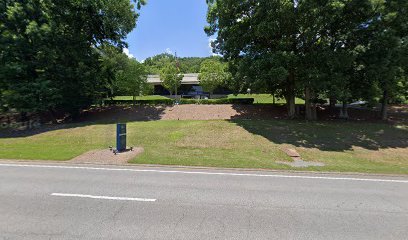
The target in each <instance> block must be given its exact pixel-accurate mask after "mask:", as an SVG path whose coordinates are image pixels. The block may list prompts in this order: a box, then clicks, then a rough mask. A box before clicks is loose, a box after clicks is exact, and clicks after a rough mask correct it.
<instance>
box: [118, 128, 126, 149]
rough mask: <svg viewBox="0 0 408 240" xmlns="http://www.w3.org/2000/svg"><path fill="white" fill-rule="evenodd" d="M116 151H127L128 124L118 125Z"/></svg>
mask: <svg viewBox="0 0 408 240" xmlns="http://www.w3.org/2000/svg"><path fill="white" fill-rule="evenodd" d="M116 151H118V152H123V151H126V124H125V123H118V124H117V125H116Z"/></svg>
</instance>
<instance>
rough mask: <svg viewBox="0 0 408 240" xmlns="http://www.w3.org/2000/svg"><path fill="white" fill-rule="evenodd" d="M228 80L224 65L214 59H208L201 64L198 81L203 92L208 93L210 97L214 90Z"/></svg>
mask: <svg viewBox="0 0 408 240" xmlns="http://www.w3.org/2000/svg"><path fill="white" fill-rule="evenodd" d="M228 78H229V73H228V72H227V70H226V65H225V64H223V63H221V62H220V61H218V60H215V59H208V60H205V61H204V62H202V63H201V68H200V74H199V75H198V79H199V80H200V85H201V86H202V87H203V89H204V91H206V92H209V93H210V96H211V95H212V94H213V92H214V90H215V89H216V88H217V87H219V86H222V85H223V84H225V82H226V81H227V79H228Z"/></svg>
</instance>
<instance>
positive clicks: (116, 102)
mask: <svg viewBox="0 0 408 240" xmlns="http://www.w3.org/2000/svg"><path fill="white" fill-rule="evenodd" d="M104 103H105V105H133V104H137V105H173V104H174V100H173V99H145V100H135V101H133V100H110V99H109V100H105V101H104Z"/></svg>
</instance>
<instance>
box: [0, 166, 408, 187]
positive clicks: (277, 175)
mask: <svg viewBox="0 0 408 240" xmlns="http://www.w3.org/2000/svg"><path fill="white" fill-rule="evenodd" d="M0 167H28V168H57V169H81V170H99V171H120V172H152V173H176V174H196V175H224V176H246V177H269V178H298V179H319V180H344V181H363V182H389V183H408V180H402V179H376V178H354V177H323V176H321V177H319V176H304V175H280V174H256V173H230V172H196V171H173V170H155V169H132V168H102V167H80V166H55V165H36V164H33V165H31V164H6V163H5V164H2V163H0Z"/></svg>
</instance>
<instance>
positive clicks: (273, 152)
mask: <svg viewBox="0 0 408 240" xmlns="http://www.w3.org/2000/svg"><path fill="white" fill-rule="evenodd" d="M114 131H115V126H114V125H112V124H89V125H85V124H82V125H67V128H65V129H60V130H53V131H48V132H44V133H40V134H36V135H32V136H27V137H20V138H5V137H4V136H3V137H2V136H1V135H2V134H1V131H0V148H1V151H0V159H1V158H3V159H41V160H68V159H71V158H73V157H75V156H77V155H80V154H81V153H84V152H86V151H89V150H93V149H103V148H107V147H108V146H109V145H114V141H115V135H114V134H115V133H114ZM128 145H131V146H142V147H143V148H144V149H145V152H144V153H143V154H142V155H141V156H139V157H138V158H136V159H134V160H133V161H132V163H145V164H166V165H185V166H211V167H234V168H265V169H294V168H291V167H289V166H286V165H280V164H277V163H276V162H275V161H290V159H289V158H288V157H287V156H286V155H285V154H284V153H283V152H282V151H281V150H280V149H281V148H284V147H291V148H295V149H296V150H297V151H298V152H299V153H300V154H301V155H302V156H303V158H304V159H305V160H307V161H319V162H323V163H325V164H326V166H325V167H310V168H307V169H302V170H316V171H350V172H369V173H398V174H408V157H407V156H408V126H392V125H385V124H369V123H364V124H361V123H350V122H349V123H347V122H344V123H343V122H341V123H329V122H327V123H326V122H324V123H323V122H320V123H319V122H317V123H307V122H303V121H277V120H259V121H256V120H236V121H221V120H220V121H150V122H131V123H128Z"/></svg>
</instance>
